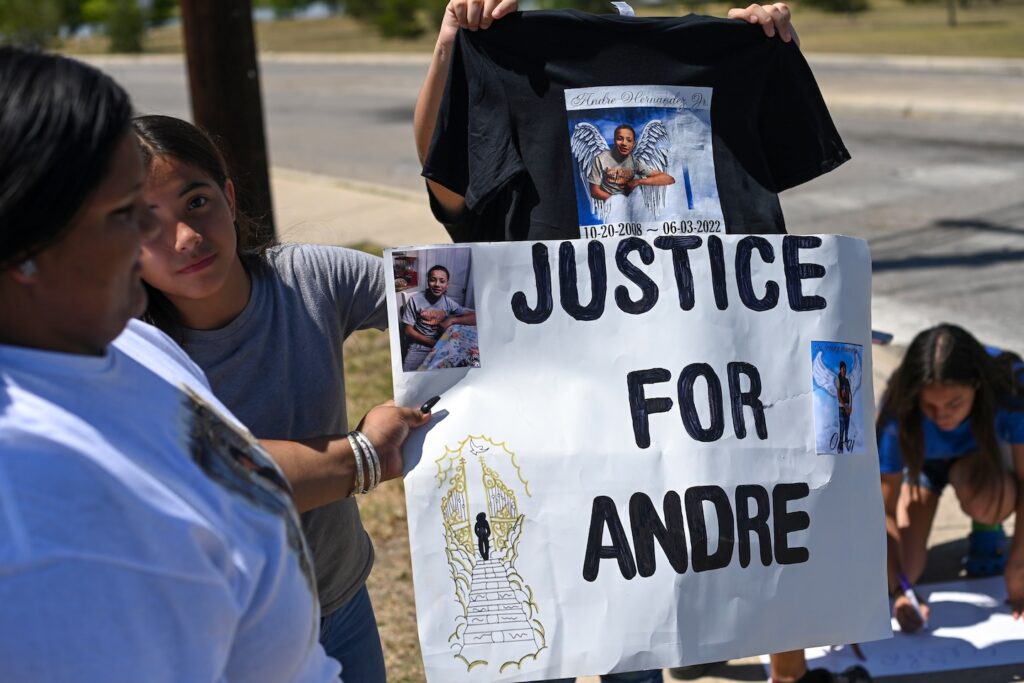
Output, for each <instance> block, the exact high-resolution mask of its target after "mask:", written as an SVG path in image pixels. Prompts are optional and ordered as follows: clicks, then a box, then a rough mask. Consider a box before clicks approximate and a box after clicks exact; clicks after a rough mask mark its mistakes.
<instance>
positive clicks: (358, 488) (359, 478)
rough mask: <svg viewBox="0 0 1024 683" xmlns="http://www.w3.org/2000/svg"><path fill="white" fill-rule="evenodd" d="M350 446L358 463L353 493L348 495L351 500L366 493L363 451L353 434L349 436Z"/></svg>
mask: <svg viewBox="0 0 1024 683" xmlns="http://www.w3.org/2000/svg"><path fill="white" fill-rule="evenodd" d="M348 445H349V446H351V447H352V458H353V459H354V460H355V461H356V481H355V485H354V486H353V487H352V492H351V493H349V494H348V495H349V497H350V498H351V497H352V496H354V495H356V494H357V493H365V491H363V449H362V448H361V447H360V445H359V442H358V441H357V440H356V438H355V437H354V436H352V433H351V432H350V433H349V434H348Z"/></svg>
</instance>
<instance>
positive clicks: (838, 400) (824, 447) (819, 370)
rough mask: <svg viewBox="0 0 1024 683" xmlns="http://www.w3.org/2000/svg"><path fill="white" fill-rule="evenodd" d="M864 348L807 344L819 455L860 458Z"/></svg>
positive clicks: (832, 343) (859, 346) (844, 344)
mask: <svg viewBox="0 0 1024 683" xmlns="http://www.w3.org/2000/svg"><path fill="white" fill-rule="evenodd" d="M863 359H864V347H862V346H861V345H860V344H846V343H843V342H832V341H812V342H811V378H812V379H811V384H812V394H813V398H814V434H815V448H816V450H817V452H818V454H819V455H843V454H850V455H860V454H861V453H864V448H865V439H867V438H869V437H870V436H873V434H868V433H866V432H865V430H864V406H863V400H862V399H863V393H862V391H861V387H862V381H861V380H862V379H863V374H864V373H863V368H864V363H863Z"/></svg>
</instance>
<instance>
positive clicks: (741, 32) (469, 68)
mask: <svg viewBox="0 0 1024 683" xmlns="http://www.w3.org/2000/svg"><path fill="white" fill-rule="evenodd" d="M849 158H850V155H849V153H848V152H847V151H846V148H845V146H844V145H843V142H842V140H841V139H840V137H839V134H838V132H837V131H836V129H835V126H834V125H833V123H832V119H831V118H830V117H829V114H828V110H827V109H826V107H825V103H824V101H823V100H822V97H821V93H820V92H819V90H818V87H817V84H816V83H815V81H814V77H813V75H812V74H811V71H810V68H809V67H808V65H807V62H806V61H805V60H804V58H803V56H802V55H801V53H800V51H799V49H798V48H797V47H796V46H795V45H794V44H792V43H783V42H782V41H781V40H780V39H779V38H772V39H769V38H767V37H765V35H764V33H763V32H762V30H761V27H760V26H757V25H750V24H747V23H745V22H740V21H735V20H727V19H717V18H712V17H702V16H695V15H689V16H686V17H681V18H670V19H655V18H637V17H623V16H618V15H593V14H586V13H583V12H577V11H572V10H559V11H538V12H525V13H518V14H513V15H510V16H508V17H506V18H504V19H502V20H501V21H498V22H495V23H494V24H493V25H492V26H491V28H489V29H488V30H486V31H476V32H470V31H459V34H458V37H457V39H456V42H455V46H454V51H453V54H452V61H451V70H450V72H449V78H448V83H447V86H446V88H445V93H444V98H443V100H442V103H441V109H440V113H439V115H438V120H437V126H436V129H435V131H434V138H433V140H432V142H431V147H430V152H429V154H428V157H427V162H426V164H425V166H424V169H423V175H424V176H425V177H426V178H429V179H431V180H434V181H436V182H437V183H439V184H441V185H443V186H444V187H447V188H449V189H450V190H452V191H454V192H456V193H458V194H460V195H462V196H464V197H465V198H466V209H467V210H466V211H465V212H463V215H462V216H461V217H460V218H459V219H458V220H457V221H455V222H454V223H446V227H447V228H448V230H449V232H450V233H451V234H452V237H453V239H454V240H455V241H502V240H522V239H530V240H541V239H573V238H578V237H581V236H590V237H603V236H617V235H622V234H647V233H652V232H660V233H661V234H682V233H687V232H694V233H699V232H728V233H745V234H750V233H783V232H785V223H784V221H783V218H782V210H781V207H780V205H779V200H778V195H777V193H778V192H781V191H782V190H785V189H787V188H790V187H793V186H795V185H799V184H800V183H803V182H806V181H807V180H810V179H812V178H814V177H816V176H818V175H821V174H823V173H827V172H828V171H831V170H832V169H834V168H836V167H837V166H839V165H840V164H842V163H843V162H845V161H846V160H848V159H849ZM648 184H650V185H648ZM431 206H432V207H433V208H434V211H435V215H437V216H438V217H439V219H442V220H441V222H446V221H445V220H443V212H442V211H441V210H440V207H439V206H438V205H437V203H436V200H434V198H433V197H431ZM623 226H625V228H626V230H628V231H632V230H634V229H635V230H637V232H636V233H633V232H623ZM598 228H601V229H603V230H604V234H598V233H599V232H600V231H599V230H598ZM723 228H724V229H723ZM609 229H610V233H609Z"/></svg>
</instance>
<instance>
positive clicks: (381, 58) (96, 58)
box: [73, 52, 1024, 76]
mask: <svg viewBox="0 0 1024 683" xmlns="http://www.w3.org/2000/svg"><path fill="white" fill-rule="evenodd" d="M73 56H74V57H75V58H76V59H80V60H82V61H83V62H88V63H90V64H95V65H97V66H103V65H106V64H111V65H124V64H175V63H178V62H181V61H183V56H182V55H181V54H143V55H128V54H111V55H73ZM806 57H807V61H808V62H809V63H810V64H811V66H819V65H820V66H842V67H850V68H864V67H872V68H876V69H886V68H899V69H904V70H908V71H946V72H957V73H972V74H992V75H997V76H1024V59H995V58H988V57H936V56H930V55H849V54H839V53H831V52H812V53H808V54H807V55H806ZM259 58H260V61H261V62H267V63H271V64H309V63H324V64H428V63H429V62H430V53H429V52H262V53H260V57H259Z"/></svg>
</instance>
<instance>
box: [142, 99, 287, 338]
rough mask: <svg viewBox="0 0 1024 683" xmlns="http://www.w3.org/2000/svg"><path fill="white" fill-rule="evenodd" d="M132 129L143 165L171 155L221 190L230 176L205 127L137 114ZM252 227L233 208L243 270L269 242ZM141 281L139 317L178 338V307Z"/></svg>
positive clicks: (254, 264) (257, 261)
mask: <svg viewBox="0 0 1024 683" xmlns="http://www.w3.org/2000/svg"><path fill="white" fill-rule="evenodd" d="M132 129H133V130H134V131H135V137H136V138H137V139H138V141H139V145H140V146H141V147H142V156H143V160H144V161H145V163H146V167H147V168H151V167H152V164H153V162H154V161H155V160H157V159H160V158H172V159H176V160H178V161H181V162H183V163H186V164H189V165H191V166H195V167H196V168H198V169H199V170H200V171H202V172H203V173H205V174H206V175H208V176H210V178H211V179H212V180H213V181H214V182H215V183H217V186H218V187H219V188H220V189H221V190H222V191H223V190H224V188H225V186H226V185H227V182H228V180H230V179H231V172H230V168H229V167H228V162H227V160H226V159H225V157H224V153H223V152H222V151H221V149H220V147H218V146H217V143H216V142H214V140H213V138H212V137H211V136H210V135H209V134H208V133H207V132H206V131H204V130H203V129H201V128H199V127H197V126H194V125H192V124H191V123H189V122H188V121H183V120H181V119H177V118H174V117H173V116H159V115H150V116H139V117H136V118H135V119H133V120H132ZM255 228H256V226H255V223H254V222H253V221H252V220H251V219H250V218H249V217H248V216H246V215H245V214H244V213H243V212H242V211H239V210H238V209H237V208H236V210H235V237H236V238H237V244H238V246H237V247H236V250H237V252H238V256H239V258H240V259H241V261H242V265H243V266H244V267H245V269H246V272H250V273H251V272H252V271H253V269H254V268H259V267H260V266H261V265H262V264H263V254H264V252H265V251H266V248H267V246H269V244H268V243H259V244H257V243H254V241H253V240H254V239H255V235H256V229H255ZM143 284H144V285H145V286H146V292H147V294H148V295H149V304H148V305H147V307H146V312H145V313H144V314H143V319H144V320H145V321H146V322H148V323H151V324H153V325H156V326H157V327H159V328H160V329H161V330H163V331H164V332H165V333H167V334H168V335H169V336H170V337H172V338H173V339H175V340H177V341H178V342H180V341H181V340H182V338H183V330H184V327H183V326H182V324H181V315H180V314H179V312H178V309H177V308H175V306H174V304H172V303H171V301H170V299H168V298H167V297H166V296H165V295H164V293H163V292H161V291H160V290H159V289H157V288H156V287H152V286H150V284H149V283H147V282H145V280H143Z"/></svg>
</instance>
